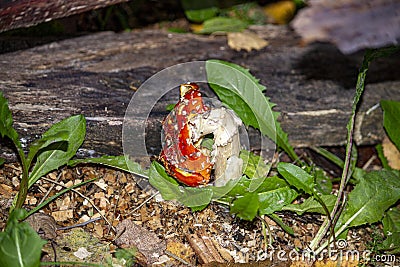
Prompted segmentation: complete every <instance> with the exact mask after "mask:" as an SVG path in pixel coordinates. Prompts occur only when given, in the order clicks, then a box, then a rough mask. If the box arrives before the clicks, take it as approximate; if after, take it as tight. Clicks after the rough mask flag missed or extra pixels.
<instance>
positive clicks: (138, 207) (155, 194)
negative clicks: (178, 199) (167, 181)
mask: <svg viewBox="0 0 400 267" xmlns="http://www.w3.org/2000/svg"><path fill="white" fill-rule="evenodd" d="M158 194H160V192H158V191H157V192H155V193H154V194H153V195H151V196H150V197H148V198H147V199H146V200H145V201H143V202H142V203H141V204H140V205H139V206H137V207H136V208H134V209H133V210H132V211H131V212H129V213H128V214H127V215H131V214H132V213H134V212H135V211H137V210H138V209H140V208H141V207H142V206H143V205H144V204H146V203H147V202H149V201H150V200H151V199H152V198H153V197H155V196H157V195H158Z"/></svg>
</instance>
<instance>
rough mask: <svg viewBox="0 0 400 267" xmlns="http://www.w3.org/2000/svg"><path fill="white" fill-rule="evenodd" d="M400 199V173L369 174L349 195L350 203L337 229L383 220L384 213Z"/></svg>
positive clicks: (381, 172)
mask: <svg viewBox="0 0 400 267" xmlns="http://www.w3.org/2000/svg"><path fill="white" fill-rule="evenodd" d="M399 199H400V175H399V172H398V171H392V170H384V169H383V170H381V171H372V172H369V173H367V174H366V175H365V176H364V177H363V179H361V180H360V182H359V183H358V184H357V185H356V186H355V187H354V189H353V190H352V191H351V192H350V193H349V195H348V202H347V206H346V208H345V210H344V211H343V213H342V215H341V217H340V218H339V221H338V223H337V226H336V228H337V229H338V228H339V227H342V228H347V227H353V226H359V225H363V224H367V223H370V224H371V223H375V222H377V221H379V220H381V219H382V216H383V214H384V212H385V211H386V210H387V209H388V208H389V207H391V206H392V205H393V204H395V203H396V202H397V201H398V200H399Z"/></svg>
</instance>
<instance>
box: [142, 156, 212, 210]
mask: <svg viewBox="0 0 400 267" xmlns="http://www.w3.org/2000/svg"><path fill="white" fill-rule="evenodd" d="M149 182H150V184H151V185H152V186H154V187H155V188H157V190H158V191H160V193H161V196H162V197H163V199H165V200H177V201H179V202H180V203H181V204H183V205H185V206H187V207H193V208H196V207H201V206H204V205H208V204H209V203H210V202H211V198H212V196H213V190H212V189H211V188H210V187H183V186H180V185H179V184H178V182H177V181H176V180H175V179H174V178H172V177H170V176H169V175H168V173H167V172H166V171H165V169H164V167H163V166H162V165H161V164H160V163H158V162H156V161H153V162H152V164H151V166H150V172H149Z"/></svg>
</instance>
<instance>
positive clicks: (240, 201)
mask: <svg viewBox="0 0 400 267" xmlns="http://www.w3.org/2000/svg"><path fill="white" fill-rule="evenodd" d="M259 205H260V203H259V202H258V195H257V194H247V195H244V196H242V197H239V198H237V199H236V200H235V201H233V203H232V205H231V210H230V211H231V213H234V214H236V215H237V216H238V217H239V218H241V219H243V220H249V221H251V220H253V219H254V218H255V217H256V215H257V212H258V207H259Z"/></svg>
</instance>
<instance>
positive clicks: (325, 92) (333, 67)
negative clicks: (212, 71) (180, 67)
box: [0, 25, 400, 158]
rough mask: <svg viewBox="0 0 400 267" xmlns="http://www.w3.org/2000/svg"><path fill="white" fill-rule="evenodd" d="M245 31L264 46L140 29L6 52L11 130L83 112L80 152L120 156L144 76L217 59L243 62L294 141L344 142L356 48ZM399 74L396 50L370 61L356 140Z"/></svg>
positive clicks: (151, 126) (375, 134)
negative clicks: (239, 46) (128, 114)
mask: <svg viewBox="0 0 400 267" xmlns="http://www.w3.org/2000/svg"><path fill="white" fill-rule="evenodd" d="M251 30H252V31H254V32H255V33H256V34H257V35H258V36H260V37H262V38H264V39H265V40H267V41H268V42H269V45H268V46H267V47H266V48H264V49H262V50H259V51H251V52H245V51H241V52H237V51H234V50H232V49H230V48H229V47H228V45H227V42H226V37H225V36H199V35H194V34H175V33H169V32H167V31H164V30H158V29H144V30H135V31H131V32H123V33H113V32H102V33H97V34H92V35H87V36H83V37H78V38H74V39H67V40H64V41H59V42H54V43H50V44H47V45H43V46H39V47H34V48H31V49H27V50H21V51H16V52H13V53H7V54H3V55H1V64H0V77H1V82H0V90H2V91H3V92H4V94H5V96H6V97H7V98H8V99H9V103H10V109H11V110H12V112H13V115H14V124H15V127H16V128H17V131H18V132H19V133H20V135H21V137H22V138H24V140H27V142H28V143H29V142H30V141H32V140H33V139H35V138H37V137H38V136H39V135H40V134H42V133H43V132H44V131H45V130H46V129H47V128H48V127H49V126H50V125H51V124H53V123H55V122H57V121H59V120H61V119H63V118H65V117H67V116H70V115H73V114H83V115H84V116H85V117H86V119H87V137H86V141H85V143H84V145H83V148H84V149H86V152H88V153H89V154H91V155H92V154H96V153H99V154H111V155H118V154H121V153H122V146H121V131H122V123H123V120H124V114H125V111H126V108H127V106H128V104H129V101H130V99H131V97H132V96H133V95H134V93H135V91H136V90H137V88H139V87H140V85H141V84H142V83H143V82H144V81H145V80H146V79H148V78H149V77H151V76H152V75H153V74H155V73H157V72H158V71H161V70H162V69H164V68H166V67H169V66H173V65H175V64H179V63H184V62H190V61H194V60H207V59H211V58H216V59H222V60H226V61H231V62H234V63H236V64H239V65H242V66H243V67H245V68H248V69H250V70H251V73H252V74H254V75H255V76H256V77H257V78H259V79H260V82H261V83H262V84H264V85H266V86H267V90H266V93H265V94H266V95H267V96H269V97H270V98H271V101H272V102H274V103H276V104H277V106H276V108H275V109H276V110H277V111H280V112H281V117H280V121H281V125H282V128H283V129H284V130H285V131H286V132H288V134H289V140H290V142H291V143H292V144H293V145H294V146H296V147H304V146H311V145H320V146H333V145H342V144H344V142H345V140H346V123H347V120H348V118H349V115H350V111H351V103H352V97H353V94H354V91H355V90H354V87H355V82H356V76H357V70H358V67H359V66H360V64H361V60H362V53H358V54H352V55H343V54H342V53H341V52H339V50H337V49H336V48H335V47H334V46H333V45H330V44H322V43H319V44H313V45H309V46H301V45H300V43H301V42H300V39H299V37H298V36H297V35H296V34H295V33H294V32H293V31H291V30H290V29H289V28H287V27H285V26H270V25H269V26H257V27H252V28H251ZM399 77H400V60H399V54H397V55H393V56H392V57H390V58H385V59H380V60H378V61H377V62H374V63H373V64H372V65H371V69H370V72H369V73H368V80H367V86H366V93H365V95H364V97H363V101H362V104H361V106H360V111H359V117H358V121H357V127H356V138H355V139H356V142H357V143H358V144H360V145H370V144H376V143H377V142H380V140H381V139H382V137H383V135H384V131H383V129H382V126H381V122H382V113H381V111H380V108H379V106H377V104H379V101H380V100H381V99H393V100H400V94H399V93H398V88H399V86H400V81H399ZM160 86H162V84H160ZM176 96H177V94H176V95H172V96H169V98H168V97H167V98H165V99H163V100H162V101H164V102H162V103H161V104H160V105H159V108H158V109H157V108H155V109H154V110H153V111H154V112H153V114H152V116H151V117H150V119H149V121H148V134H147V138H148V143H149V144H148V149H149V151H150V153H155V154H156V153H158V151H157V149H159V146H160V136H159V134H160V133H159V131H160V122H161V120H162V118H163V117H164V116H165V115H166V114H167V113H166V110H165V106H166V105H167V104H170V103H175V102H176V100H177V99H176ZM7 146H8V147H9V144H8V145H7V143H4V142H2V148H1V150H2V154H3V155H2V156H5V157H6V158H10V157H11V156H12V155H13V154H12V151H11V152H10V151H9V150H6V147H7ZM157 147H158V148H157ZM7 153H8V154H7Z"/></svg>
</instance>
